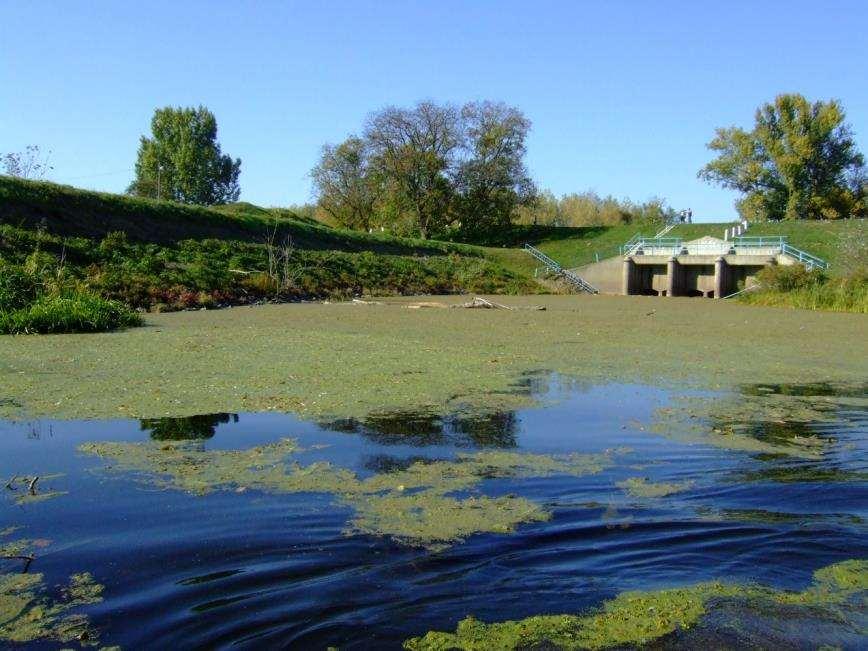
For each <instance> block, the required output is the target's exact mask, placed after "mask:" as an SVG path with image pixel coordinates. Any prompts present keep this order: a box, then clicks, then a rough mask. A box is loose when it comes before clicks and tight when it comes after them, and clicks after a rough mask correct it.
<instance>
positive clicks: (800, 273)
mask: <svg viewBox="0 0 868 651" xmlns="http://www.w3.org/2000/svg"><path fill="white" fill-rule="evenodd" d="M756 278H757V282H759V284H760V285H762V287H763V289H767V290H770V291H773V292H791V291H793V290H796V289H805V288H808V287H812V286H814V285H819V284H821V283H823V282H825V280H826V277H825V275H824V274H823V272H822V271H820V270H819V269H815V270H813V271H808V270H807V269H805V267H803V266H802V265H800V264H794V265H772V266H770V267H765V268H764V269H762V270H761V271H760V272H759V273H758V274H757V277H756Z"/></svg>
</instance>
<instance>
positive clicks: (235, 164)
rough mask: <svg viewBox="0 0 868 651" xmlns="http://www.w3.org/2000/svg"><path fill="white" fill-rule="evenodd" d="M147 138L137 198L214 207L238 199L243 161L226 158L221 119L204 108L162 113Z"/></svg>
mask: <svg viewBox="0 0 868 651" xmlns="http://www.w3.org/2000/svg"><path fill="white" fill-rule="evenodd" d="M151 134H152V135H151V137H150V138H146V137H145V136H142V138H141V142H140V143H139V153H138V158H137V160H136V170H135V171H136V178H135V180H134V181H133V182H132V184H131V185H130V187H129V188H128V192H130V193H131V194H135V195H139V196H144V197H153V198H156V199H170V200H172V201H178V202H181V203H192V204H201V205H213V204H222V203H230V202H233V201H237V200H238V195H239V193H240V191H241V190H240V186H239V185H238V175H239V174H240V172H241V159H238V158H236V159H235V160H233V159H232V157H231V156H228V155H226V154H223V153H222V152H221V150H220V144H219V143H218V142H217V119H216V118H215V117H214V114H213V113H211V111H209V110H208V109H207V108H205V107H204V106H200V107H199V108H180V107H179V108H172V107H166V108H162V109H157V110H156V111H155V112H154V117H153V119H152V120H151Z"/></svg>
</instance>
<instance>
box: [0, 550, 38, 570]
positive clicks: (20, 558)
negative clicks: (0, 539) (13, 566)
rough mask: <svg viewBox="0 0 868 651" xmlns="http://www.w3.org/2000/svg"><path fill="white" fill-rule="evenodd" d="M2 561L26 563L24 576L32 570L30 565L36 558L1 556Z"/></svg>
mask: <svg viewBox="0 0 868 651" xmlns="http://www.w3.org/2000/svg"><path fill="white" fill-rule="evenodd" d="M0 559H3V560H6V561H24V571H23V574H27V570H29V569H30V564H31V563H32V562H33V561H35V560H36V557H35V556H30V555H27V556H6V555H5V554H3V555H0Z"/></svg>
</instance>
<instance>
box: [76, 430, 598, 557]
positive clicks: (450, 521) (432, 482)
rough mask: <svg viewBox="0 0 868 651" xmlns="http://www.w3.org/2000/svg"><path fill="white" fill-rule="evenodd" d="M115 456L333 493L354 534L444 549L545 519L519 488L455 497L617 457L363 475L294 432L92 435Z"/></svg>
mask: <svg viewBox="0 0 868 651" xmlns="http://www.w3.org/2000/svg"><path fill="white" fill-rule="evenodd" d="M79 450H80V451H81V452H83V453H85V454H92V455H97V456H99V457H102V458H104V459H107V460H109V461H110V465H109V469H111V470H115V471H124V472H134V473H138V474H139V475H140V478H141V479H142V480H144V481H146V482H148V483H151V484H155V485H158V486H161V487H163V488H172V489H177V490H183V491H186V492H189V493H194V494H206V493H209V492H212V491H215V490H246V489H255V490H261V491H264V492H270V493H305V492H313V493H329V494H331V495H333V496H334V497H335V499H336V500H337V501H339V502H341V503H344V504H347V505H348V506H350V507H352V508H353V509H354V510H355V516H354V518H353V519H352V521H351V522H350V523H349V525H348V531H349V532H359V533H367V534H375V535H388V536H391V537H393V538H394V539H395V540H397V541H399V542H404V543H407V544H412V545H422V546H426V547H429V548H432V549H441V548H443V547H445V546H446V545H448V544H449V543H452V542H455V541H458V540H462V539H464V538H466V537H467V536H469V535H472V534H474V533H481V532H492V533H508V532H510V531H512V530H514V529H515V527H516V526H518V525H519V524H521V523H525V522H535V521H543V520H546V519H548V517H549V514H548V512H547V511H545V510H544V509H543V508H542V507H541V506H539V505H537V504H535V503H533V502H531V501H530V500H527V499H525V498H522V497H519V496H516V495H507V496H502V497H496V498H494V497H487V496H484V495H470V496H462V497H460V498H459V497H456V496H454V495H453V494H454V493H457V492H467V491H474V490H477V489H478V486H479V484H480V483H481V482H482V481H483V480H485V479H488V478H495V477H510V478H527V477H545V476H550V475H558V474H559V475H573V476H581V475H586V474H592V473H598V472H600V471H602V470H603V469H605V468H606V467H608V466H609V465H611V463H612V461H611V455H610V454H600V455H579V454H573V455H565V456H560V457H556V456H549V455H543V454H522V453H518V452H510V451H500V450H488V451H480V452H473V453H461V454H459V455H457V457H456V458H455V459H454V460H450V461H444V460H435V461H430V460H417V461H414V462H413V463H412V464H411V465H409V466H408V467H406V468H403V469H399V470H396V471H393V472H383V473H378V474H375V475H372V476H370V477H366V478H364V479H361V478H359V477H358V476H356V475H355V473H353V472H351V471H350V470H348V469H346V468H340V467H336V466H333V465H332V464H329V463H323V462H320V463H313V464H310V465H308V466H302V465H300V464H298V463H297V462H294V461H292V460H291V459H290V458H289V457H291V455H292V453H294V452H297V451H299V450H300V448H299V447H298V445H297V443H296V442H295V441H293V440H290V439H285V440H283V441H280V442H278V443H274V444H270V445H263V446H258V447H254V448H250V449H247V450H206V449H205V448H204V447H203V446H202V444H201V443H198V442H192V441H182V442H172V443H154V442H144V443H123V442H102V443H86V444H83V445H81V446H80V447H79Z"/></svg>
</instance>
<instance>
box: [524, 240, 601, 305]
mask: <svg viewBox="0 0 868 651" xmlns="http://www.w3.org/2000/svg"><path fill="white" fill-rule="evenodd" d="M524 250H525V251H527V252H528V253H530V254H531V255H532V256H533V257H535V258H536V259H537V260H539V261H540V262H542V263H543V264H544V265H545V266H546V267H548V268H549V269H550V270H551V271H553V272H554V273H556V274H557V275H558V276H561V277H563V278H564V280H566V281H567V282H568V283H571V284H572V285H575V286H576V287H578V288H579V289H581V290H582V291H583V292H588V293H589V294H599V293H600V292H599V290H598V289H597V288H596V287H594V286H593V285H591V284H590V283H588V282H587V281H585V280H584V279H583V278H581V277H580V276H578V275H577V274H575V273H573V272H572V271H570V270H569V269H564V268H563V267H562V266H561V265H559V264H558V263H557V262H555V261H554V260H552V259H551V258H550V257H548V256H547V255H546V254H545V253H543V252H542V251H540V250H539V249H537V248H535V247H532V246H531V245H530V244H525V245H524Z"/></svg>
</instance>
